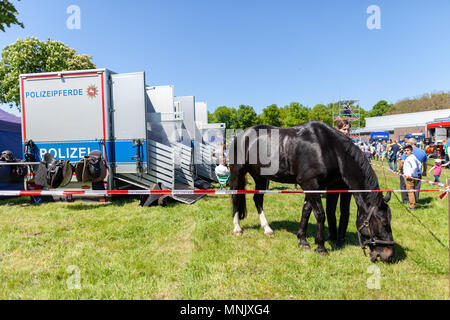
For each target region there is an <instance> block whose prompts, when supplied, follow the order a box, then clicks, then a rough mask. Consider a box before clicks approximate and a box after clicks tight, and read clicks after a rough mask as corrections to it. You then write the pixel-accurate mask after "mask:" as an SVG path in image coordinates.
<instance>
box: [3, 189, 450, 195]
mask: <svg viewBox="0 0 450 320" xmlns="http://www.w3.org/2000/svg"><path fill="white" fill-rule="evenodd" d="M371 192H448V190H441V189H422V190H24V191H23V190H2V191H0V196H10V197H17V196H65V195H81V196H95V197H97V196H108V195H131V196H136V195H242V194H244V195H245V194H308V193H316V194H317V193H319V194H322V193H371Z"/></svg>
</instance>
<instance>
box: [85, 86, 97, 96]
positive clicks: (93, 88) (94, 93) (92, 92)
mask: <svg viewBox="0 0 450 320" xmlns="http://www.w3.org/2000/svg"><path fill="white" fill-rule="evenodd" d="M97 93H98V89H97V87H96V86H95V85H93V84H92V85H90V86H89V87H88V88H87V95H88V98H91V99H94V98H95V97H97Z"/></svg>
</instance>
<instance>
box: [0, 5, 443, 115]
mask: <svg viewBox="0 0 450 320" xmlns="http://www.w3.org/2000/svg"><path fill="white" fill-rule="evenodd" d="M12 2H13V3H15V4H16V7H17V9H18V10H19V20H20V21H22V22H23V23H24V24H25V29H21V28H19V27H17V26H14V27H12V28H9V29H7V31H6V32H5V33H0V48H3V47H4V46H6V45H8V44H11V43H13V42H15V41H16V39H17V38H19V37H21V38H24V37H27V36H35V37H38V38H39V39H41V40H45V39H46V38H49V37H50V38H52V39H54V40H58V41H62V42H64V43H65V44H67V45H69V46H71V47H73V48H75V49H76V50H77V51H78V52H79V53H85V54H90V55H92V56H93V61H94V63H95V64H96V65H97V67H106V68H109V69H111V70H113V71H115V72H120V73H121V72H135V71H145V72H146V78H147V84H149V85H165V84H172V85H174V86H175V94H176V95H178V96H182V95H195V96H196V99H197V100H205V101H207V102H208V109H209V110H210V111H213V110H214V109H215V108H216V107H218V106H221V105H226V106H229V107H237V106H238V105H240V104H248V105H251V106H253V107H254V108H255V110H256V111H257V112H258V113H260V112H261V110H262V109H263V108H264V107H265V106H267V105H270V104H273V103H275V104H278V106H284V105H286V104H288V103H289V102H291V101H298V102H301V103H302V104H304V105H307V106H309V107H313V106H314V105H316V104H318V103H329V102H333V101H336V100H338V99H339V98H342V99H344V98H348V99H358V100H360V101H361V103H360V104H361V106H362V107H364V108H365V109H370V108H371V106H372V105H374V104H375V103H376V102H377V101H378V100H381V99H385V100H388V101H389V102H396V101H398V100H400V99H403V98H406V97H414V96H418V95H421V94H423V93H430V92H436V91H450V59H449V58H450V54H449V53H450V36H449V35H450V19H448V13H449V12H450V1H448V0H433V1H416V0H390V1H382V0H370V1H366V0H341V1H336V0H320V1H312V0H309V1H301V0H296V1H282V0H281V1H255V0H241V1H234V0H229V1H216V0H184V1H182V0H180V1H171V0H164V1H143V0H142V1H137V0H130V1H114V0H109V1H106V0H95V1H94V0H90V1H85V0H70V1H66V0H58V1H56V0H53V1H50V0H40V1H30V0H22V1H20V2H17V1H16V0H12ZM72 4H75V5H78V6H79V7H80V9H81V29H80V30H69V29H68V28H67V27H66V20H67V18H68V17H69V14H67V13H66V9H67V7H68V6H69V5H72ZM370 5H378V6H379V7H380V9H381V29H380V30H369V29H368V28H367V26H366V20H367V19H368V18H369V16H370V14H368V13H366V10H367V8H368V6H370ZM6 109H9V108H7V107H6Z"/></svg>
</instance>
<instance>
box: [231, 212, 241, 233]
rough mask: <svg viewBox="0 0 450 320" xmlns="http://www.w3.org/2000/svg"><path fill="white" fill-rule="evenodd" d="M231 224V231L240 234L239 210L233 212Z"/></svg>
mask: <svg viewBox="0 0 450 320" xmlns="http://www.w3.org/2000/svg"><path fill="white" fill-rule="evenodd" d="M233 224H234V230H233V233H234V234H242V229H241V226H240V224H239V212H236V213H235V214H234V218H233Z"/></svg>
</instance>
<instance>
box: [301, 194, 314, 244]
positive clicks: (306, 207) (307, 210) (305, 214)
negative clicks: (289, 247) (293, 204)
mask: <svg viewBox="0 0 450 320" xmlns="http://www.w3.org/2000/svg"><path fill="white" fill-rule="evenodd" d="M311 211H312V206H311V204H310V203H309V202H308V201H306V200H305V202H304V204H303V210H302V219H301V220H300V226H299V228H298V232H297V238H298V239H299V240H300V242H299V244H298V246H299V247H300V248H302V249H304V250H309V249H311V246H310V245H309V243H308V240H306V228H307V227H308V220H309V216H310V215H311Z"/></svg>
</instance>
